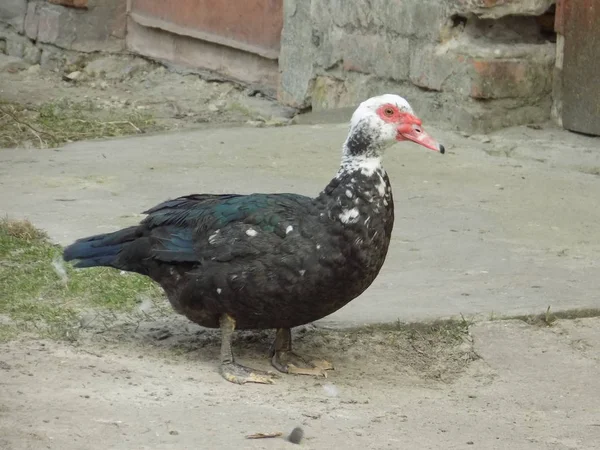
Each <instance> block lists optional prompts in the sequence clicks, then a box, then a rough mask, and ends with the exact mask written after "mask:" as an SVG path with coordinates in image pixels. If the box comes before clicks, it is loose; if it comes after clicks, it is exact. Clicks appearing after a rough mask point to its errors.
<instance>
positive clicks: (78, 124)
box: [0, 99, 160, 148]
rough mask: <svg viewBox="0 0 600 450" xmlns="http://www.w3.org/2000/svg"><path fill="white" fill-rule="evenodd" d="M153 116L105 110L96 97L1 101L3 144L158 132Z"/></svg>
mask: <svg viewBox="0 0 600 450" xmlns="http://www.w3.org/2000/svg"><path fill="white" fill-rule="evenodd" d="M159 128H160V127H158V126H157V125H156V123H155V121H154V119H153V118H152V116H151V115H149V114H147V113H140V112H132V111H127V110H125V109H118V108H112V109H102V108H99V107H98V106H97V105H96V104H95V103H94V102H93V101H92V100H88V101H85V102H71V101H68V100H65V99H62V100H57V101H54V102H49V103H43V104H41V105H39V106H24V105H21V104H18V103H8V102H2V101H0V147H20V146H24V145H32V146H34V147H38V148H49V147H56V146H59V145H62V144H64V143H66V142H74V141H80V140H84V139H95V138H102V137H115V136H124V135H130V134H139V133H144V132H147V131H156V130H158V129H159Z"/></svg>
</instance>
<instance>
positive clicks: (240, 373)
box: [219, 314, 277, 384]
mask: <svg viewBox="0 0 600 450" xmlns="http://www.w3.org/2000/svg"><path fill="white" fill-rule="evenodd" d="M219 322H220V327H221V375H222V376H223V378H225V379H226V380H227V381H230V382H231V383H236V384H246V383H261V384H273V383H274V381H273V378H275V377H276V376H277V375H276V374H275V373H273V372H265V371H263V370H256V369H251V368H250V367H245V366H242V365H240V364H237V363H236V362H235V359H234V357H233V352H232V351H231V339H232V337H233V330H235V320H234V319H233V317H231V316H230V315H228V314H223V315H222V316H221V318H220V321H219Z"/></svg>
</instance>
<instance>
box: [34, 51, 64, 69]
mask: <svg viewBox="0 0 600 450" xmlns="http://www.w3.org/2000/svg"><path fill="white" fill-rule="evenodd" d="M64 63H65V56H64V53H63V52H62V51H61V50H60V49H58V48H55V47H51V46H46V47H44V48H43V49H42V55H41V58H40V66H41V68H42V69H44V70H52V71H58V70H59V69H60V68H61V67H62V66H63V65H64Z"/></svg>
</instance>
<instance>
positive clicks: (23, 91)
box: [0, 53, 296, 147]
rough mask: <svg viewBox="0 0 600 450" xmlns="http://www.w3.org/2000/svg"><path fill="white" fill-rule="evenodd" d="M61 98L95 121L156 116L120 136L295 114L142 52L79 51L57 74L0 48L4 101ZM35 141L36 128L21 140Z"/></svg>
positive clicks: (55, 102) (0, 98) (279, 119)
mask: <svg viewBox="0 0 600 450" xmlns="http://www.w3.org/2000/svg"><path fill="white" fill-rule="evenodd" d="M64 101H68V103H69V105H71V106H73V105H75V107H78V108H81V109H84V110H85V111H86V113H88V114H87V115H88V116H91V118H92V119H93V118H96V119H97V120H98V121H105V122H110V121H111V120H114V118H115V117H116V118H117V119H121V120H122V118H124V117H131V116H135V115H142V114H143V115H145V116H148V117H150V118H152V124H151V125H149V126H144V127H141V126H140V127H139V128H138V129H136V128H135V127H134V126H132V127H131V128H127V127H125V129H124V130H123V132H122V133H119V135H121V134H125V133H127V134H140V133H150V132H154V131H165V130H168V131H175V130H184V129H189V128H196V129H197V128H202V127H205V126H207V125H208V126H215V125H223V124H228V125H234V124H247V125H252V126H279V125H285V124H287V123H288V122H289V120H290V118H291V117H292V116H293V115H294V114H295V113H296V110H294V109H293V108H287V107H284V106H280V105H278V104H277V103H276V102H275V101H274V100H273V99H269V98H267V97H265V96H264V95H263V93H261V92H259V91H258V90H256V89H254V88H252V87H248V86H240V85H237V84H234V83H231V82H228V81H226V80H223V79H221V78H219V77H216V76H211V75H208V74H206V75H204V76H202V77H201V76H199V75H197V74H192V73H176V72H173V71H170V70H167V68H165V67H164V66H162V65H159V64H156V63H153V62H151V61H147V60H145V59H142V58H138V57H132V56H114V55H113V56H103V55H98V54H94V55H83V54H82V55H80V56H79V57H72V58H71V62H70V64H66V65H65V66H63V67H62V68H61V70H60V71H48V70H42V69H40V66H39V65H33V66H30V65H28V64H27V63H25V62H24V61H23V60H20V59H18V58H14V57H9V56H6V55H3V54H1V53H0V105H1V104H2V103H3V102H8V103H16V104H19V105H23V106H26V107H27V106H29V107H32V108H36V107H39V106H40V105H52V106H59V107H61V106H62V103H64ZM86 118H88V117H86ZM1 124H2V122H0V125H1ZM24 128H25V130H26V131H30V130H28V129H27V127H24ZM0 138H1V135H0ZM42 138H43V135H42ZM0 142H1V140H0ZM37 144H38V142H37V141H36V137H35V136H33V133H32V134H31V142H30V143H28V142H27V141H26V142H24V143H21V145H22V146H25V147H27V146H28V145H31V146H38V145H37Z"/></svg>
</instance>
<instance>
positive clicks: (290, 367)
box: [271, 351, 333, 378]
mask: <svg viewBox="0 0 600 450" xmlns="http://www.w3.org/2000/svg"><path fill="white" fill-rule="evenodd" d="M271 364H272V365H273V367H275V368H276V369H277V370H279V371H280V372H283V373H290V374H294V375H312V376H316V377H325V378H327V371H328V370H333V365H332V364H331V363H330V362H328V361H325V360H312V361H310V362H308V361H306V360H305V359H304V358H303V357H302V356H300V355H297V354H296V353H294V352H292V351H279V352H275V354H274V355H273V358H271Z"/></svg>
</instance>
